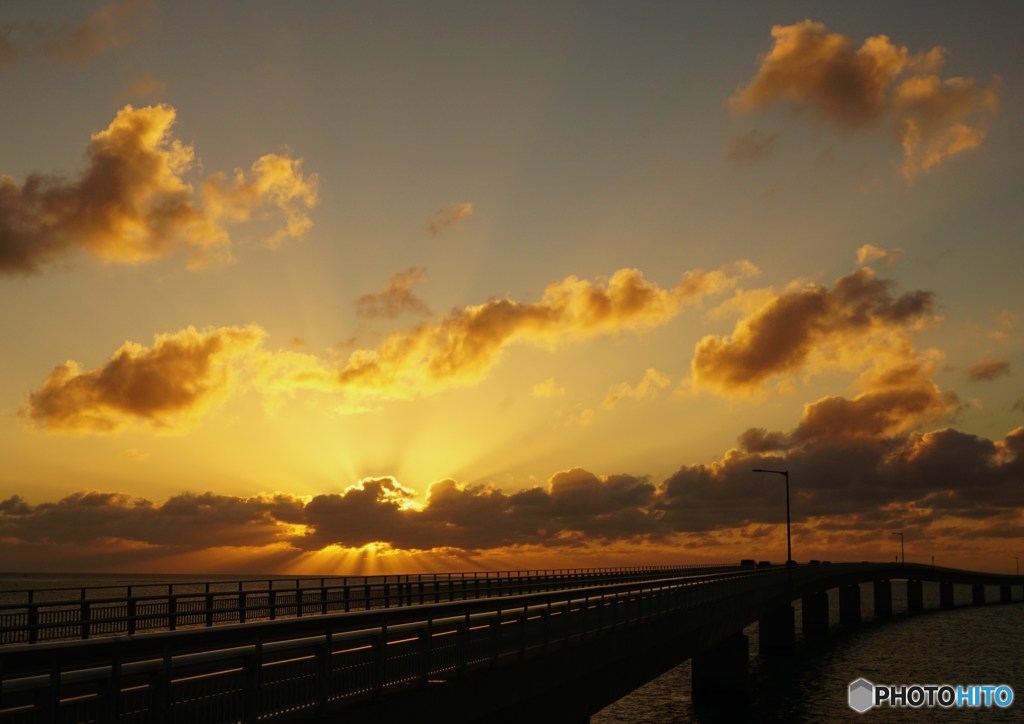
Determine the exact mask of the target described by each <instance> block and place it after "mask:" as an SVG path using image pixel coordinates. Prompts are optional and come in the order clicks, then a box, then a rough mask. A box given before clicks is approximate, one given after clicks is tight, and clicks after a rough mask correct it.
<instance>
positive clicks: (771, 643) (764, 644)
mask: <svg viewBox="0 0 1024 724" xmlns="http://www.w3.org/2000/svg"><path fill="white" fill-rule="evenodd" d="M795 622H796V611H794V610H793V607H792V606H782V607H781V608H777V609H775V610H774V611H769V612H768V613H766V614H765V615H764V616H762V617H761V620H760V621H758V624H757V630H758V634H757V645H758V649H759V650H760V653H761V654H762V655H764V654H769V655H770V654H785V653H789V652H791V651H792V650H793V647H794V646H795V645H796V639H795V637H794V631H795V628H796V627H795Z"/></svg>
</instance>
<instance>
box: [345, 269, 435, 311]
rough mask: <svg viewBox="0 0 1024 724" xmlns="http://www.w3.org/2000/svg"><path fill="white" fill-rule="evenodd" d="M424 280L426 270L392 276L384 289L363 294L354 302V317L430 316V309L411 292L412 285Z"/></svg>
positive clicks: (414, 270)
mask: <svg viewBox="0 0 1024 724" xmlns="http://www.w3.org/2000/svg"><path fill="white" fill-rule="evenodd" d="M426 280H427V270H426V269H421V268H417V267H410V268H409V269H407V270H406V271H404V272H397V273H395V274H392V275H391V281H390V282H389V283H388V285H387V287H386V288H385V289H383V290H381V291H379V292H371V293H369V294H364V295H363V296H361V297H359V299H357V300H356V315H357V316H359V317H362V318H364V319H377V318H384V319H394V318H395V317H397V316H399V315H401V314H405V313H410V314H430V307H428V306H427V305H426V303H425V302H424V301H423V300H422V299H420V298H419V297H417V296H416V295H415V294H413V293H412V291H411V289H412V286H413V285H414V284H422V283H423V282H425V281H426Z"/></svg>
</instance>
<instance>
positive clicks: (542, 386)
mask: <svg viewBox="0 0 1024 724" xmlns="http://www.w3.org/2000/svg"><path fill="white" fill-rule="evenodd" d="M530 394H532V395H533V396H534V397H564V396H565V388H564V387H562V386H561V385H560V384H558V383H557V382H555V378H554V377H549V378H547V379H546V380H544V381H543V382H538V383H537V384H535V385H534V386H533V390H532V391H531V393H530Z"/></svg>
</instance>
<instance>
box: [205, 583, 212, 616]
mask: <svg viewBox="0 0 1024 724" xmlns="http://www.w3.org/2000/svg"><path fill="white" fill-rule="evenodd" d="M206 587H207V592H206V625H207V626H213V594H212V593H210V592H209V587H210V584H209V583H207V584H206Z"/></svg>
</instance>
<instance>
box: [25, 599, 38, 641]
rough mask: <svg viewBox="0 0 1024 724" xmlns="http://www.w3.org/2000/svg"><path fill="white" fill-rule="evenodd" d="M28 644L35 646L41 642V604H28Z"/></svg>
mask: <svg viewBox="0 0 1024 724" xmlns="http://www.w3.org/2000/svg"><path fill="white" fill-rule="evenodd" d="M27 618H28V642H29V643H30V644H34V643H36V642H38V641H39V604H37V603H31V602H30V603H29V604H28V613H27Z"/></svg>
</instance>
